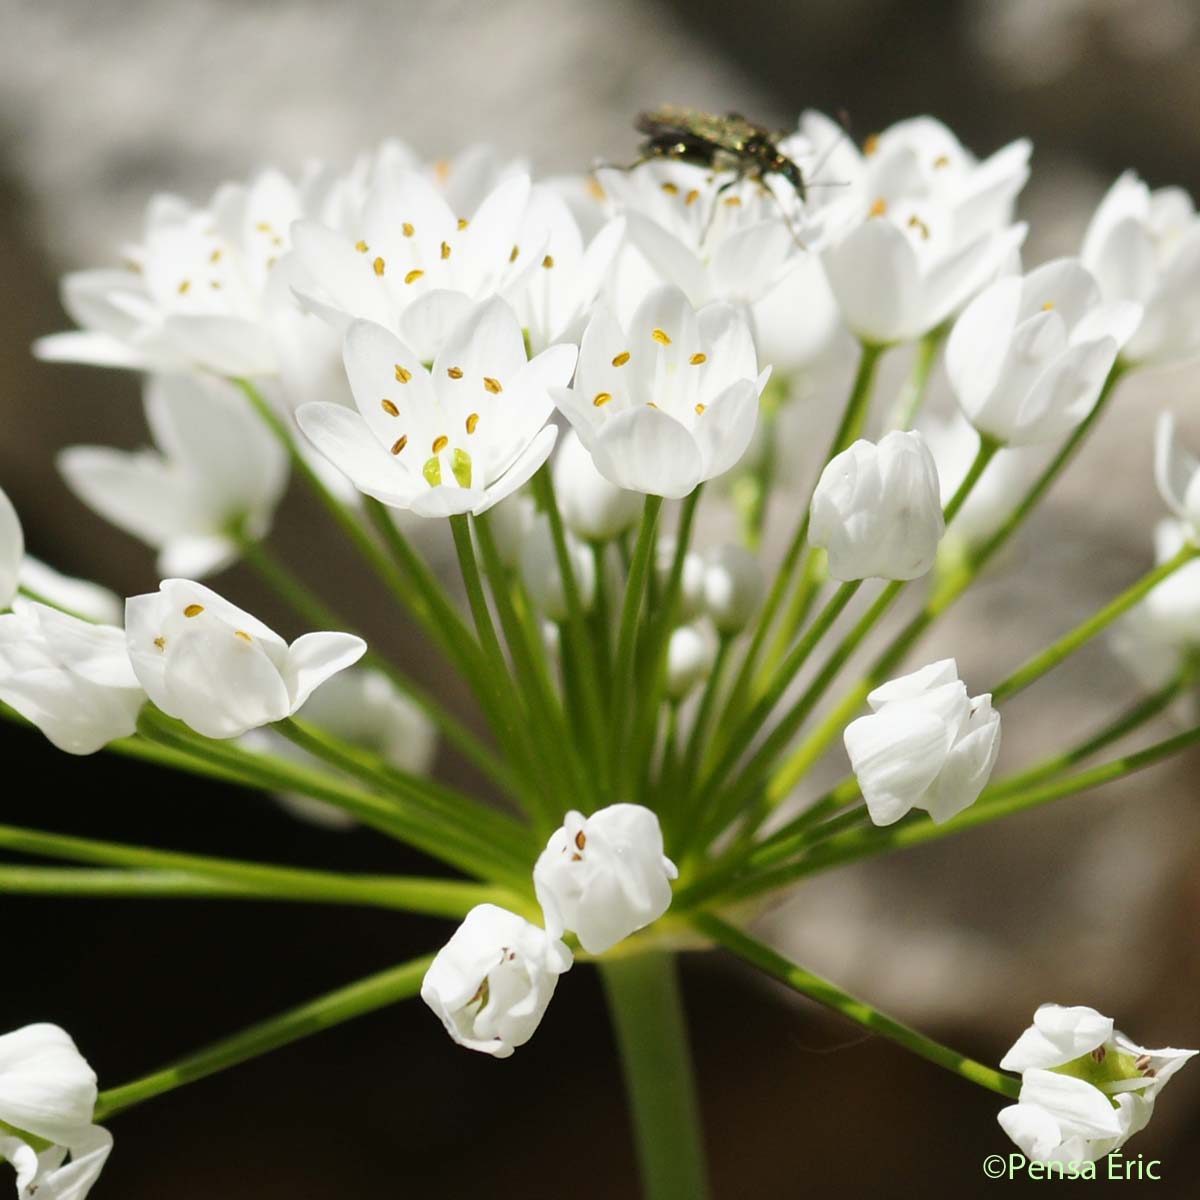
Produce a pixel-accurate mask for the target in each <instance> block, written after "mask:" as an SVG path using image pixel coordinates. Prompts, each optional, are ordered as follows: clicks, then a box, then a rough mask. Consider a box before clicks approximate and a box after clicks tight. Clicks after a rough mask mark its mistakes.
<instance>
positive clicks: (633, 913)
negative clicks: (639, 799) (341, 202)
mask: <svg viewBox="0 0 1200 1200" xmlns="http://www.w3.org/2000/svg"><path fill="white" fill-rule="evenodd" d="M676 874H677V872H676V870H675V864H674V863H672V862H671V860H670V859H669V858H667V857H666V855H664V854H663V839H662V830H661V829H660V828H659V825H658V817H656V816H655V815H654V813H652V812H651V811H650V810H649V809H648V808H643V807H642V806H641V805H638V804H611V805H609V806H608V807H607V808H602V809H599V810H598V811H597V812H594V813H592V815H591V816H590V817H585V816H584V815H583V814H582V813H578V812H569V813H567V815H566V819H565V820H564V821H563V824H562V826H561V827H560V828H559V829H557V830H556V831H555V832H554V833H553V834H551V836H550V840H549V841H548V842H547V843H546V848H545V850H543V851H542V853H541V855H540V856H539V857H538V860H537V863H536V864H535V865H534V868H533V885H534V888H535V890H536V892H537V898H538V902H539V903H540V904H541V906H542V914H543V918H544V921H545V928H544V929H541V928H539V927H538V926H537V925H534V924H532V923H531V922H529V921H526V920H525V919H524V918H523V917H521V916H518V915H517V914H516V913H513V912H509V911H508V910H507V909H503V908H498V907H496V905H494V904H480V905H478V906H477V907H476V908H473V909H472V910H471V911H470V912H469V913H468V914H467V916H466V919H465V920H464V921H463V923H462V924H461V925H460V926H459V927H458V929H457V930H456V931H455V934H454V936H453V937H452V938H451V939H450V941H449V942H447V943H446V945H445V946H443V947H442V949H441V950H439V951H438V954H437V957H436V958H435V959H434V960H433V963H432V964H431V965H430V967H429V970H428V972H427V973H426V975H425V980H424V982H423V983H422V985H421V998H422V999H423V1000H424V1001H425V1003H426V1004H428V1005H429V1007H430V1008H431V1009H433V1011H434V1012H435V1013H437V1015H438V1016H439V1017H440V1018H441V1019H442V1024H443V1025H445V1027H446V1032H447V1033H449V1034H450V1036H451V1037H452V1038H453V1039H454V1040H455V1041H456V1042H458V1044H459V1045H461V1046H466V1047H467V1048H468V1049H471V1050H479V1051H482V1052H483V1053H484V1054H491V1055H493V1056H494V1057H496V1058H507V1057H508V1056H509V1055H510V1054H512V1052H513V1051H514V1050H515V1049H516V1048H517V1047H518V1046H523V1045H524V1044H525V1043H526V1042H527V1041H529V1039H530V1038H531V1037H532V1036H533V1034H534V1031H535V1030H536V1029H537V1027H538V1025H539V1024H540V1023H541V1020H542V1016H543V1015H544V1013H545V1011H546V1008H547V1006H548V1005H549V1003H550V1000H551V998H552V997H553V996H554V989H555V987H556V986H557V984H558V977H559V976H560V975H562V974H564V973H565V972H566V971H569V970H570V969H571V963H572V955H571V951H570V950H569V949H568V948H567V947H566V946H565V945H564V944H563V942H561V941H560V940H559V939H560V938H561V937H562V935H563V934H564V933H567V932H573V933H574V934H575V935H576V936H577V937H578V939H579V944H580V945H581V946H582V947H583V948H584V950H586V951H587V952H588V953H589V954H603V953H604V951H606V950H610V949H612V947H613V946H615V945H616V944H617V943H618V942H621V941H624V940H625V938H627V937H628V936H629V935H630V934H631V933H635V932H637V930H639V929H644V928H645V927H646V926H647V925H649V924H651V923H652V922H654V921H657V920H658V918H659V917H661V916H662V915H663V913H665V912H666V911H667V909H668V908H669V907H670V904H671V880H672V879H674V878H675V877H676Z"/></svg>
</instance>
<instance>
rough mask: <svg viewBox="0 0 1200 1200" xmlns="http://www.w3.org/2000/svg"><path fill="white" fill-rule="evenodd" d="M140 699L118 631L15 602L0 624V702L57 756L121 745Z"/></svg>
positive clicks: (130, 730)
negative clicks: (119, 741)
mask: <svg viewBox="0 0 1200 1200" xmlns="http://www.w3.org/2000/svg"><path fill="white" fill-rule="evenodd" d="M145 699H146V694H145V692H143V690H142V688H141V686H140V684H139V683H138V680H137V676H136V675H135V674H134V671H133V667H132V666H131V665H130V662H129V654H128V652H127V651H126V648H125V635H124V633H122V631H121V630H120V629H118V628H115V627H114V626H111V625H93V624H92V623H91V622H90V621H83V620H80V619H79V618H78V617H73V616H69V615H68V614H67V613H63V612H59V611H58V610H57V609H54V608H49V607H48V606H46V605H45V604H38V603H37V602H35V601H33V600H25V599H21V598H18V599H17V600H15V601H14V602H13V611H12V612H11V613H5V614H4V615H3V616H0V700H3V701H4V703H5V704H7V705H9V706H10V707H12V708H14V709H16V711H17V712H19V713H20V714H21V715H22V716H23V717H25V718H26V720H29V721H32V722H33V724H34V725H36V726H37V727H38V728H39V729H40V730H41V731H42V733H44V734H45V735H46V737H47V738H48V739H49V740H50V741H51V742H53V743H54V745H55V746H57V747H58V748H59V749H60V750H65V751H66V752H67V753H68V754H94V753H95V752H96V751H97V750H99V749H101V747H103V746H106V745H107V744H108V743H109V742H111V741H113V740H114V739H115V738H121V737H128V736H129V735H130V734H131V733H133V732H134V730H135V729H136V728H137V717H138V711H139V710H140V709H141V707H142V704H143V703H144V702H145Z"/></svg>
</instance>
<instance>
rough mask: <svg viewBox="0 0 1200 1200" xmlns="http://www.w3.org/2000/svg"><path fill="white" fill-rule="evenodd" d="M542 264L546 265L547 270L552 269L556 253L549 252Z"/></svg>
mask: <svg viewBox="0 0 1200 1200" xmlns="http://www.w3.org/2000/svg"><path fill="white" fill-rule="evenodd" d="M542 266H543V267H545V268H546V270H547V271H548V270H550V268H551V267H552V266H554V255H553V254H547V255H546V257H545V258H543V259H542Z"/></svg>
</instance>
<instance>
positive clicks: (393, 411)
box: [379, 400, 400, 417]
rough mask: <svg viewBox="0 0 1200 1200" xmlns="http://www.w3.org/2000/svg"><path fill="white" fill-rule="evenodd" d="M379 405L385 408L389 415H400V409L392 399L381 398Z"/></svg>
mask: <svg viewBox="0 0 1200 1200" xmlns="http://www.w3.org/2000/svg"><path fill="white" fill-rule="evenodd" d="M379 407H380V408H382V409H383V411H384V412H385V413H387V415H388V416H389V417H398V416H399V415H400V410H399V409H398V408H397V407H396V406H395V405H394V404H393V403H392V402H391V401H390V400H380V402H379Z"/></svg>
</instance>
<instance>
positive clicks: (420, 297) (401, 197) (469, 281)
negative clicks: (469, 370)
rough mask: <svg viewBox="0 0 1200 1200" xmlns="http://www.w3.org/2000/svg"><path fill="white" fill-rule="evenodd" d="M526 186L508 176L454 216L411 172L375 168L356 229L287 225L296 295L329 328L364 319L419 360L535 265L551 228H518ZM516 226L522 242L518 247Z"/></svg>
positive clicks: (524, 179)
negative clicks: (524, 237) (393, 336)
mask: <svg viewBox="0 0 1200 1200" xmlns="http://www.w3.org/2000/svg"><path fill="white" fill-rule="evenodd" d="M530 192H531V185H530V182H529V178H528V176H526V175H514V176H511V177H509V178H507V179H505V180H504V181H503V182H501V183H499V184H497V185H496V187H495V188H494V189H493V190H492V191H491V192H489V193H488V195H487V196H486V197H485V198H484V200H483V201H482V202H481V203H480V205H479V207H478V208H477V209H476V210H475V211H474V212H473V213H472V214H456V213H455V212H454V210H453V209H452V208H451V207H450V205H449V204H448V203H447V201H446V198H445V197H443V196H442V195H441V194H440V193H439V192H438V190H437V188H436V187H435V186H434V185H433V184H432V183H430V182H429V180H427V179H425V178H423V177H422V175H421V174H419V173H418V172H415V171H412V170H410V169H405V168H403V167H400V166H398V165H395V164H392V165H384V166H382V167H380V168H379V169H378V170H377V171H376V174H375V176H374V178H373V179H372V181H371V184H370V189H369V192H368V194H367V196H366V198H365V200H364V202H363V205H362V212H361V218H360V223H359V225H358V227H357V228H353V227H351V228H348V229H344V230H336V229H331V228H329V227H328V226H327V225H322V224H320V223H318V222H315V221H300V222H298V223H297V224H296V226H295V227H294V228H293V230H292V239H293V242H294V244H295V258H296V263H297V271H298V282H297V284H296V291H297V294H298V295H299V296H300V298H301V300H302V302H303V303H304V304H305V306H306V307H308V308H309V309H310V310H311V311H313V312H315V313H317V314H318V315H319V316H321V317H323V318H324V319H325V320H326V321H328V322H329V323H330V324H331V325H333V326H334V328H336V329H340V330H344V329H346V327H348V326H349V325H350V323H351V322H352V321H354V320H355V319H361V320H366V321H372V322H374V323H375V324H378V325H382V326H384V327H385V328H386V329H389V330H391V331H392V332H393V333H395V334H398V335H399V337H400V338H401V339H402V340H403V341H404V342H405V343H406V344H407V345H409V346H411V347H412V348H413V350H414V351H416V353H417V356H418V358H420V359H421V360H422V361H424V362H428V361H429V360H431V359H433V358H436V357H437V356H438V355H439V354H440V352H441V351H442V349H443V347H444V346H445V343H446V339H447V338H448V337H450V336H451V334H452V333H453V330H454V329H455V327H456V326H458V325H459V324H460V323H461V322H462V320H463V318H464V317H465V316H466V315H467V313H468V312H469V311H470V310H471V309H472V308H473V307H474V306H476V305H477V304H479V303H482V302H484V301H487V300H489V299H492V298H493V297H497V296H505V297H512V296H515V295H516V294H517V293H519V292H520V290H521V288H522V286H523V285H524V283H526V282H527V281H528V277H529V276H530V275H531V273H532V272H534V271H537V270H543V269H544V268H542V266H541V264H542V262H543V260H544V259H545V256H546V253H547V250H546V247H547V245H548V243H549V241H550V233H551V231H550V228H549V227H548V226H539V227H537V228H535V229H532V230H531V229H530V227H529V226H528V224H527V220H526V218H527V211H528V208H529V202H530ZM523 231H524V232H527V233H530V235H531V237H532V241H530V240H528V239H527V240H526V241H525V243H524V244H523V245H522V243H521V236H522V233H523Z"/></svg>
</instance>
